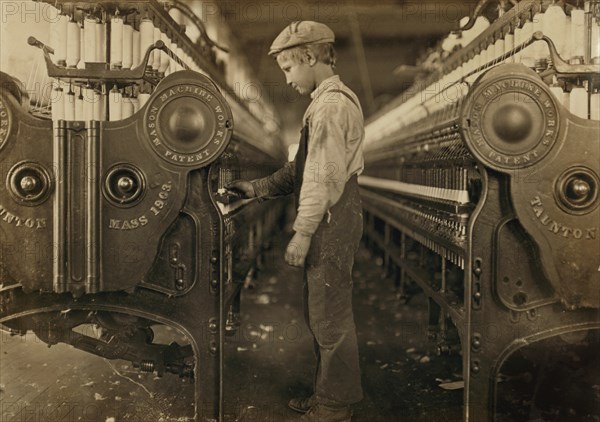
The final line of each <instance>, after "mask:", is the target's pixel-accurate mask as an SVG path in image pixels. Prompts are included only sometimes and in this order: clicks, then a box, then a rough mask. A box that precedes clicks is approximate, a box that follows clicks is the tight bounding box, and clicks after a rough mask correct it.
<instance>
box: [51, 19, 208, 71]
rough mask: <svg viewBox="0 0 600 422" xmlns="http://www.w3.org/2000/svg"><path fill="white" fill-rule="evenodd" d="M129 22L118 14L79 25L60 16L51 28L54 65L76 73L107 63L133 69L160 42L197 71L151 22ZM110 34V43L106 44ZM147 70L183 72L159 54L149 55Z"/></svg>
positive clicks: (116, 67)
mask: <svg viewBox="0 0 600 422" xmlns="http://www.w3.org/2000/svg"><path fill="white" fill-rule="evenodd" d="M126 19H127V18H125V19H123V18H122V17H121V16H120V15H119V14H118V13H116V14H115V15H113V16H112V17H110V18H107V19H106V20H105V21H103V20H101V19H99V18H98V17H96V16H93V15H89V16H87V17H85V18H84V19H82V20H80V21H76V20H75V19H74V18H73V16H67V15H58V17H57V18H56V19H54V20H53V21H52V22H51V24H50V42H49V45H50V47H52V49H53V50H54V54H53V61H54V63H55V64H57V65H59V66H63V67H67V68H77V69H84V68H85V64H86V63H107V64H109V66H110V69H132V68H135V67H137V66H139V65H140V64H141V63H142V60H143V59H144V55H145V53H146V51H147V49H148V48H149V47H151V46H152V45H153V44H154V43H156V42H157V41H159V40H161V41H163V42H164V43H165V45H166V46H167V47H169V49H170V50H171V51H172V52H173V53H174V54H175V55H177V56H178V57H180V58H181V59H182V61H183V62H184V63H186V64H187V65H188V66H189V67H190V68H194V67H195V65H194V62H193V60H192V59H191V57H189V56H188V55H187V54H186V53H184V51H183V50H182V49H181V47H179V46H177V44H176V43H173V42H172V41H171V39H170V38H169V37H168V36H167V35H166V34H165V33H164V32H162V31H161V30H160V28H158V27H156V26H154V23H153V21H152V20H151V19H150V18H143V19H141V20H140V22H139V25H137V27H135V26H134V22H127V20H126ZM109 30H110V43H108V42H107V32H108V31H109ZM147 68H148V69H151V70H153V71H155V72H159V73H164V74H165V75H168V74H169V73H171V72H174V71H177V70H182V69H183V67H182V66H181V64H179V63H178V62H176V61H175V60H173V59H172V58H171V57H169V55H167V53H165V52H164V51H160V50H154V51H153V52H152V53H151V54H150V56H149V59H148V63H147ZM196 70H198V69H196Z"/></svg>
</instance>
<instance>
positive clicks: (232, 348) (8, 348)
mask: <svg viewBox="0 0 600 422" xmlns="http://www.w3.org/2000/svg"><path fill="white" fill-rule="evenodd" d="M288 238H289V234H288V235H282V237H281V239H279V240H277V241H276V242H275V245H274V248H273V249H272V251H273V252H272V254H271V256H270V257H269V262H268V264H267V265H266V268H265V269H264V270H263V271H262V272H261V273H260V274H259V275H258V278H257V280H256V282H255V284H254V287H253V288H248V289H245V290H244V291H243V298H242V322H241V326H240V330H239V331H238V332H237V334H236V335H234V336H233V337H230V338H228V342H227V345H226V354H225V356H226V358H225V364H226V368H225V415H224V416H225V417H224V420H225V421H227V422H230V421H273V422H278V421H283V420H288V419H289V420H294V418H297V417H298V414H295V413H294V412H292V411H290V410H288V409H287V407H286V403H287V401H288V400H289V399H290V398H292V397H296V396H301V395H304V394H307V393H308V392H309V391H310V385H311V379H312V370H313V364H314V361H313V355H312V343H311V341H312V340H311V337H310V335H309V332H308V330H307V327H306V326H305V325H304V322H303V317H302V311H301V309H302V307H301V301H302V299H301V297H302V294H301V292H302V283H301V279H302V273H301V271H300V270H298V269H294V268H291V267H288V266H286V265H285V264H284V263H283V257H282V254H283V250H284V249H285V244H286V240H287V239H288ZM354 282H355V292H354V310H355V321H356V325H357V330H358V339H359V347H360V356H361V366H362V368H361V369H362V376H363V388H364V393H365V398H364V400H363V401H362V402H361V403H359V404H357V405H356V406H355V407H354V417H353V421H354V422H375V421H459V420H461V415H462V408H461V403H462V393H463V392H462V390H461V389H460V388H459V389H456V390H446V389H443V388H441V387H440V383H449V382H453V381H460V379H461V369H460V356H458V355H454V356H450V357H439V356H437V355H436V354H435V353H433V346H434V345H433V344H432V343H431V342H429V341H428V340H427V336H426V330H427V299H426V297H425V296H424V295H423V294H417V295H415V296H414V297H413V298H412V300H411V301H410V304H409V305H405V304H402V303H401V302H400V301H399V300H398V298H397V297H396V293H395V289H394V285H393V282H392V281H391V280H389V279H386V278H384V277H382V276H381V268H379V267H378V266H377V265H376V263H375V262H374V259H373V258H372V257H371V256H370V255H369V253H368V252H367V251H365V250H362V249H361V250H360V251H359V254H358V256H357V261H356V264H355V271H354ZM163 331H164V332H162V333H161V332H157V335H158V336H161V335H164V336H171V337H172V338H177V337H178V334H177V333H175V332H173V331H172V330H163ZM0 359H1V361H0V407H1V408H0V410H1V413H0V421H7V422H8V421H100V422H118V421H144V422H146V421H184V420H189V418H191V416H193V409H192V403H193V400H192V396H193V387H192V385H191V384H190V383H189V382H184V381H181V380H180V379H179V378H178V377H177V376H175V375H169V374H167V375H165V376H164V377H163V378H160V379H159V378H158V377H156V376H155V375H154V374H140V373H139V372H138V371H137V370H135V369H133V368H132V367H131V365H130V364H129V363H128V362H125V361H109V360H106V359H103V358H99V357H96V356H93V355H90V354H87V353H83V352H80V351H78V350H76V349H74V348H72V347H69V346H65V345H57V346H53V347H52V348H47V346H46V345H45V344H44V343H42V342H41V341H40V340H37V339H36V338H35V337H34V336H33V335H27V336H25V337H11V336H8V335H7V334H3V335H2V338H1V342H0ZM526 419H527V418H526ZM539 420H542V419H539ZM557 420H558V419H557ZM590 420H594V419H590ZM596 420H597V419H596Z"/></svg>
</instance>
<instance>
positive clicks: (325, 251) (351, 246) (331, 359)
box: [229, 21, 364, 422]
mask: <svg viewBox="0 0 600 422" xmlns="http://www.w3.org/2000/svg"><path fill="white" fill-rule="evenodd" d="M333 42H334V34H333V31H332V30H331V29H330V28H329V27H327V26H326V25H324V24H322V23H318V22H312V21H302V22H293V23H292V24H290V25H289V26H288V27H286V28H285V29H284V30H283V31H282V32H281V33H280V34H279V36H277V38H276V39H275V41H273V44H272V45H271V49H270V51H269V55H272V56H275V58H276V60H277V64H278V65H279V67H280V68H281V70H282V71H283V73H284V75H285V77H286V82H287V84H289V85H291V86H292V87H293V88H294V89H296V90H297V91H298V92H299V93H300V94H310V96H311V98H312V102H311V103H310V105H309V106H308V109H307V110H306V113H305V114H304V118H303V125H304V127H303V129H302V132H301V139H300V145H299V148H298V153H297V155H296V158H295V160H294V161H293V162H289V163H286V164H285V165H284V167H282V168H281V169H279V170H278V171H277V172H275V173H274V174H272V175H271V176H268V177H265V178H263V179H258V180H254V181H251V182H248V181H243V180H238V181H234V182H232V183H231V184H230V186H229V188H231V189H235V190H237V191H239V192H241V193H242V194H243V195H244V196H245V197H248V198H253V197H258V198H265V197H273V196H280V195H287V194H290V193H295V196H296V204H297V208H298V214H297V217H296V220H295V221H294V226H293V229H294V231H295V234H294V236H293V238H292V240H291V241H290V243H289V245H288V247H287V249H286V252H285V261H286V262H287V263H288V264H289V265H293V266H298V267H302V266H304V268H305V271H304V282H305V284H304V308H305V317H306V319H307V324H308V326H309V327H310V330H311V332H312V334H313V336H314V346H315V354H316V357H317V368H316V373H315V382H314V393H313V395H312V396H311V397H307V398H296V399H292V400H290V402H289V404H288V405H289V407H291V408H292V409H294V410H296V411H298V412H300V413H305V414H304V415H303V416H302V417H301V418H300V419H299V420H301V421H320V422H323V421H332V422H333V421H350V418H351V412H350V404H352V403H355V402H358V401H360V400H361V399H362V397H363V395H362V388H361V383H360V368H359V362H358V346H357V340H356V329H355V326H354V317H353V313H352V265H353V262H354V254H355V253H356V251H357V249H358V244H359V241H360V238H361V236H362V207H361V202H360V197H359V191H358V183H357V175H358V174H359V173H360V172H361V171H362V169H363V154H362V143H363V139H364V126H363V115H362V109H361V107H360V103H359V101H358V99H357V97H356V95H355V94H354V93H353V92H352V91H351V90H350V89H349V88H348V87H347V86H346V85H344V84H343V83H342V82H341V81H340V78H339V76H337V75H336V74H335V73H334V68H335V61H336V58H335V51H334V49H333Z"/></svg>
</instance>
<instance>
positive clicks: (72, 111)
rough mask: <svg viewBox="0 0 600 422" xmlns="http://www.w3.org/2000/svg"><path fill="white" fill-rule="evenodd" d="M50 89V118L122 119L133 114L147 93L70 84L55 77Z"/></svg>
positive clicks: (55, 119) (147, 96) (146, 99)
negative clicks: (55, 79) (56, 79)
mask: <svg viewBox="0 0 600 422" xmlns="http://www.w3.org/2000/svg"><path fill="white" fill-rule="evenodd" d="M53 84H54V88H53V92H52V97H51V99H52V101H51V107H52V120H54V121H58V120H67V121H73V120H83V121H88V120H110V121H116V120H122V119H126V118H128V117H130V116H132V115H133V114H135V113H136V112H137V111H138V110H139V109H140V108H141V107H143V106H144V104H146V102H147V101H148V99H149V98H150V94H148V93H145V92H132V91H134V90H133V89H118V88H117V87H116V86H114V87H113V88H112V89H111V90H109V91H108V92H107V90H106V88H105V86H102V87H101V88H100V89H98V88H93V87H91V86H72V85H70V84H67V83H64V82H60V81H54V83H53Z"/></svg>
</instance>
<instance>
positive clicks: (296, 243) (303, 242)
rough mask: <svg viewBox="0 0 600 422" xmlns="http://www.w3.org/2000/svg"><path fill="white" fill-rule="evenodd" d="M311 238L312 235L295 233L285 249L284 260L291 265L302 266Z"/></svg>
mask: <svg viewBox="0 0 600 422" xmlns="http://www.w3.org/2000/svg"><path fill="white" fill-rule="evenodd" d="M311 240H312V236H307V235H305V234H302V233H296V234H295V235H294V237H292V240H290V243H289V244H288V247H287V249H286V250H285V262H286V263H287V264H288V265H291V266H293V267H304V261H305V260H306V255H308V248H310V242H311Z"/></svg>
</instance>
